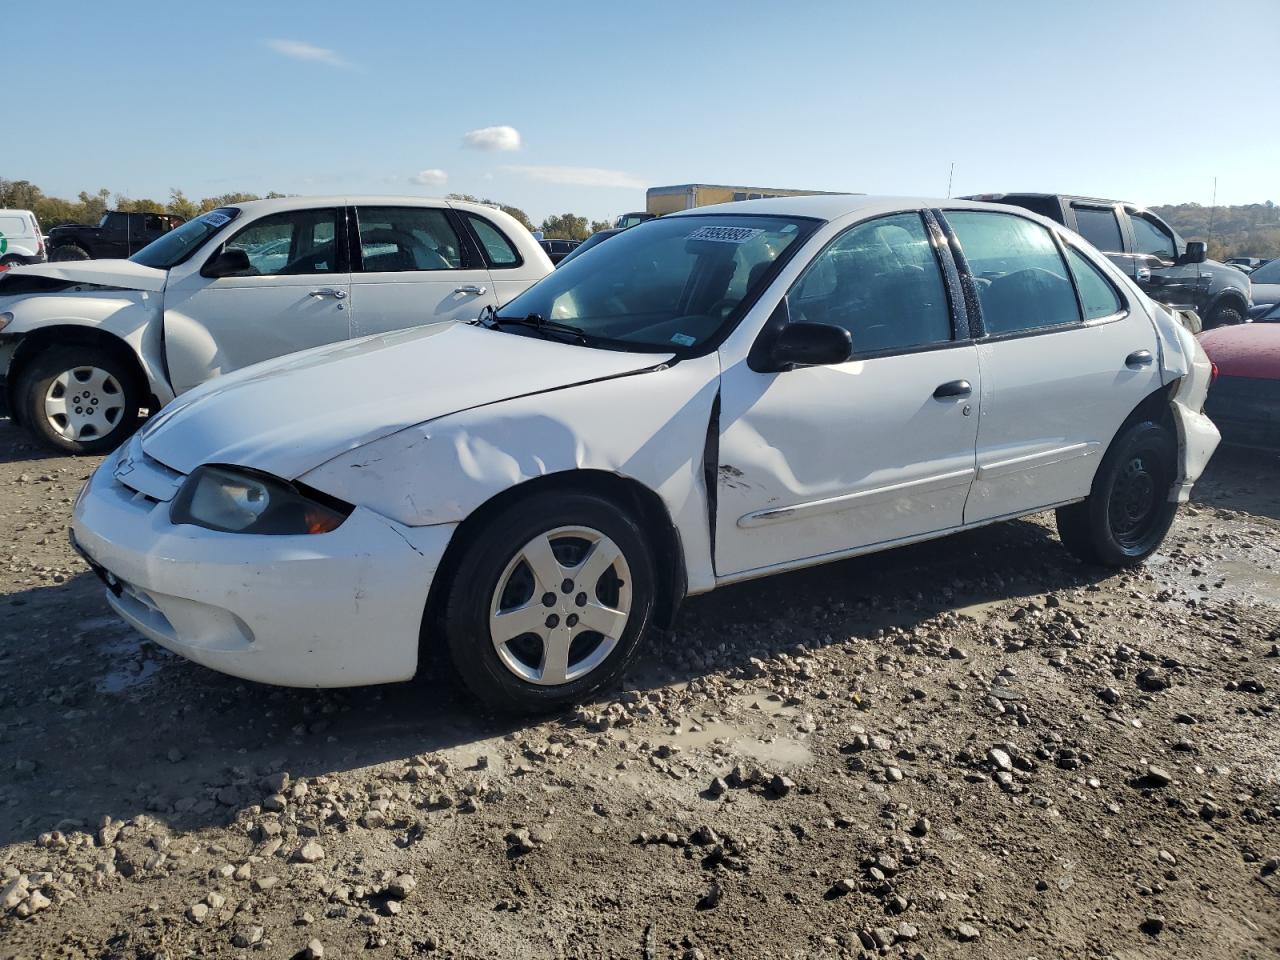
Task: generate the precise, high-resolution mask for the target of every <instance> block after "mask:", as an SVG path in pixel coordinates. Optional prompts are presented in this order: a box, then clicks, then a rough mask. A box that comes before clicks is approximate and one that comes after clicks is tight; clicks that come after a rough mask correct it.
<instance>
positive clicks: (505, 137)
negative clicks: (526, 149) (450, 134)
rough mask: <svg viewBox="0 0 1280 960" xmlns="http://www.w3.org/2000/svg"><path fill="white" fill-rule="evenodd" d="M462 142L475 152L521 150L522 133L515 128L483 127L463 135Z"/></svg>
mask: <svg viewBox="0 0 1280 960" xmlns="http://www.w3.org/2000/svg"><path fill="white" fill-rule="evenodd" d="M462 142H463V143H464V144H466V145H467V146H468V147H471V148H473V149H475V150H491V151H494V150H502V151H508V150H519V149H520V147H521V140H520V131H519V130H517V129H516V128H515V127H481V128H480V129H479V130H469V131H468V132H467V133H464V134H463V135H462Z"/></svg>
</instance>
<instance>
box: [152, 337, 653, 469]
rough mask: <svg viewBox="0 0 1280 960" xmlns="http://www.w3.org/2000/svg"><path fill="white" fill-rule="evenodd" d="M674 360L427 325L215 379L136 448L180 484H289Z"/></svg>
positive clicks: (160, 420) (177, 405)
mask: <svg viewBox="0 0 1280 960" xmlns="http://www.w3.org/2000/svg"><path fill="white" fill-rule="evenodd" d="M671 356H672V355H671V354H654V353H621V352H618V351H613V350H598V349H592V348H588V347H582V346H576V345H573V344H566V343H560V342H553V341H548V340H540V339H537V338H534V337H526V336H520V335H518V334H514V333H503V332H499V331H496V330H487V329H484V328H482V327H477V326H471V325H469V324H463V323H454V322H448V323H440V324H432V325H429V326H425V327H415V328H413V329H410V330H401V331H397V332H394V333H387V334H381V335H378V336H373V337H367V338H364V339H362V340H356V341H352V342H347V343H340V344H334V345H330V346H324V347H317V348H315V349H312V350H307V351H305V352H303V353H297V354H292V355H290V356H288V357H284V358H281V359H279V360H270V361H267V362H266V363H260V364H255V365H254V366H252V367H246V368H245V369H244V370H240V371H237V372H236V373H232V374H229V375H227V376H225V377H219V378H217V379H215V380H211V381H209V382H208V383H205V384H203V385H201V386H199V387H197V388H196V389H194V390H192V391H190V392H189V393H186V394H184V395H183V396H181V397H179V398H178V399H177V400H175V401H174V402H173V403H171V404H170V405H169V406H168V407H166V408H165V409H164V410H162V411H161V412H160V414H159V415H158V416H157V417H156V418H155V419H154V420H153V421H152V422H151V423H149V424H148V425H147V427H146V428H145V430H144V431H143V433H142V438H141V440H142V449H143V450H144V451H145V452H146V453H147V455H148V456H150V457H153V458H154V459H156V460H158V461H160V462H161V463H163V464H164V465H166V466H168V467H170V468H171V469H173V470H178V471H180V472H182V473H190V472H191V471H192V470H193V469H195V468H196V467H198V466H199V465H200V464H202V463H225V464H234V465H239V466H244V467H252V468H253V469H256V470H262V471H265V472H267V473H270V474H273V475H275V476H277V477H283V478H285V479H294V478H296V477H298V476H300V475H302V474H304V473H306V472H307V471H309V470H312V469H314V468H316V467H318V466H319V465H320V464H322V463H324V462H326V461H328V460H331V459H332V458H334V457H335V456H338V455H339V454H341V453H345V452H346V451H348V450H353V449H355V448H356V447H359V446H363V445H364V444H366V443H369V442H371V441H373V440H377V439H380V438H382V437H385V436H389V435H390V434H392V433H396V432H397V431H400V430H403V429H404V428H406V427H410V426H413V425H415V424H418V423H424V422H426V421H428V420H434V419H435V418H437V417H441V416H444V415H446V414H450V413H458V412H460V411H462V410H467V409H470V408H472V407H478V406H484V405H485V404H489V403H496V402H499V401H502V400H509V399H512V398H514V397H520V396H528V395H529V394H535V393H542V392H544V391H548V390H557V389H560V388H562V387H569V386H574V385H576V384H580V383H586V382H590V381H595V380H604V379H609V378H611V377H618V376H624V375H626V374H630V373H636V372H639V371H641V370H646V369H649V368H652V367H655V366H658V365H661V364H663V363H665V362H666V361H668V360H670V359H671Z"/></svg>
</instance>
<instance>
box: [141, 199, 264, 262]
mask: <svg viewBox="0 0 1280 960" xmlns="http://www.w3.org/2000/svg"><path fill="white" fill-rule="evenodd" d="M238 216H240V210H239V208H237V207H219V208H218V209H217V210H210V211H209V212H208V213H205V214H202V215H200V216H198V217H196V218H195V219H194V220H188V221H187V222H186V223H184V224H183V225H182V226H180V227H175V228H174V229H172V230H170V231H169V232H168V233H166V234H165V235H164V236H162V237H160V238H158V239H156V240H152V241H151V242H150V243H148V244H147V245H146V246H145V247H143V248H142V249H141V250H139V251H138V252H137V253H135V254H134V255H133V256H132V257H130V258H129V259H130V260H132V261H133V262H134V263H140V264H142V265H143V266H144V267H155V268H157V269H159V270H168V269H169V268H170V267H175V266H177V265H178V264H180V263H181V262H182V261H183V260H185V259H187V257H189V256H191V254H192V253H193V252H195V250H196V249H197V248H199V247H200V246H201V244H203V243H204V242H205V241H206V240H208V239H209V238H210V237H211V236H213V235H214V234H215V233H217V232H218V231H219V230H221V229H222V228H223V227H225V226H226V225H227V224H228V223H230V222H231V221H232V220H234V219H235V218H236V217H238Z"/></svg>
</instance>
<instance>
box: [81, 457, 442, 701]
mask: <svg viewBox="0 0 1280 960" xmlns="http://www.w3.org/2000/svg"><path fill="white" fill-rule="evenodd" d="M115 459H116V458H115V457H111V458H108V460H107V461H106V462H105V463H104V465H103V467H102V468H100V469H99V470H98V471H97V473H95V474H94V476H93V478H92V479H91V480H90V482H89V484H88V485H87V486H86V488H85V490H84V491H83V492H82V494H81V496H80V498H79V500H78V501H77V503H76V507H75V512H74V519H73V522H72V535H73V537H74V541H75V543H76V546H77V548H78V549H79V550H81V551H82V552H83V553H84V554H85V555H86V557H87V558H88V559H89V560H90V561H91V563H92V564H93V565H94V566H95V569H97V572H99V574H100V575H101V576H102V577H103V579H104V580H105V581H106V583H107V585H108V589H107V601H108V602H109V603H110V604H111V606H112V608H113V609H114V610H115V611H116V613H118V614H119V615H120V616H121V617H123V618H124V619H125V620H127V621H128V622H129V623H130V624H132V625H133V626H134V627H136V628H137V629H138V630H139V631H140V632H141V633H142V634H144V635H145V636H147V637H148V638H150V639H151V640H153V641H155V642H156V643H158V644H160V645H161V646H164V647H166V648H168V649H170V650H172V651H173V652H175V653H178V654H180V655H182V656H184V657H186V658H187V659H189V660H193V661H195V662H196V663H199V664H202V665H204V666H207V667H210V668H212V669H214V670H218V671H221V672H223V673H228V674H232V675H233V676H237V677H243V678H245V679H247V680H256V681H260V682H263V683H274V684H280V685H283V686H294V687H343V686H355V685H362V684H372V683H387V682H392V681H397V680H407V679H409V678H410V677H412V676H413V674H414V673H415V671H416V670H417V661H418V637H419V632H420V628H421V624H422V616H423V612H424V609H425V606H426V598H427V593H428V590H429V589H430V586H431V579H432V577H433V575H434V574H435V570H436V568H437V566H438V564H439V562H440V559H441V558H442V557H443V555H444V550H445V548H446V547H447V545H448V543H449V539H450V537H451V536H452V533H453V530H454V527H453V525H442V526H435V527H417V528H411V527H403V526H401V525H399V524H396V523H394V522H393V521H390V520H387V519H385V518H383V517H381V516H380V515H378V514H376V513H373V512H372V511H369V510H365V509H362V508H357V509H356V510H355V511H354V512H353V513H352V514H351V515H350V516H349V517H348V518H347V520H346V521H345V522H344V523H343V524H342V526H341V527H339V528H338V529H337V530H335V531H333V532H331V533H327V534H320V535H315V536H245V535H239V534H224V533H217V532H215V531H212V530H205V529H203V528H200V527H193V526H189V525H178V526H175V525H174V524H172V523H170V521H169V504H168V503H165V502H157V501H154V500H150V499H148V498H146V497H144V496H142V495H141V494H137V493H135V492H134V491H132V490H130V489H128V488H127V487H125V486H123V485H122V484H120V483H119V482H117V481H116V480H115V478H114V477H113V476H112V470H113V469H114V466H115Z"/></svg>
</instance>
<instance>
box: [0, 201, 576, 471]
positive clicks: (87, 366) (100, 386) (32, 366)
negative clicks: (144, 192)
mask: <svg viewBox="0 0 1280 960" xmlns="http://www.w3.org/2000/svg"><path fill="white" fill-rule="evenodd" d="M550 272H551V261H550V260H548V259H547V255H546V254H545V253H543V251H542V249H541V247H539V246H538V243H537V241H536V240H534V239H533V235H532V234H531V233H529V231H528V230H526V229H525V228H524V227H523V226H521V225H520V224H519V223H517V222H516V221H515V220H514V219H512V218H511V217H509V216H508V215H507V214H505V213H503V212H501V211H500V210H494V209H492V208H490V207H488V206H484V205H481V204H475V203H461V202H456V203H455V202H452V201H446V200H427V199H423V198H421V197H287V198H284V199H279V200H255V201H252V202H248V203H240V204H236V205H234V206H228V207H221V208H219V209H217V210H213V211H211V212H209V213H206V214H204V215H203V216H200V217H196V218H195V219H194V220H191V221H189V222H187V223H185V224H183V225H182V226H180V227H178V228H176V229H175V230H172V231H170V232H169V233H167V234H165V235H164V236H163V237H161V238H160V239H158V240H156V241H154V242H153V243H150V244H148V245H147V246H146V247H144V248H143V249H141V250H139V251H138V252H137V253H136V254H134V255H133V257H131V258H130V259H129V260H90V261H75V262H62V263H50V264H42V265H40V266H35V267H28V268H23V269H18V270H13V271H10V272H8V273H5V274H0V377H5V378H6V379H7V384H8V399H9V406H10V409H11V410H12V411H13V413H14V414H15V416H16V418H17V419H19V420H20V421H21V422H22V423H23V424H24V425H25V426H26V427H27V428H28V429H29V430H30V431H31V432H32V433H33V434H34V435H35V437H36V438H37V439H39V440H42V441H44V442H46V443H48V444H50V445H52V446H54V447H57V448H59V449H62V450H67V451H70V452H72V453H105V452H106V451H108V450H112V449H114V448H115V447H117V446H119V444H120V443H122V442H123V440H124V439H125V438H126V437H127V436H128V435H129V434H130V433H131V432H132V431H133V430H134V428H135V427H136V426H137V424H138V419H139V415H140V411H141V410H142V409H143V408H148V409H151V410H155V409H156V408H158V407H160V406H162V405H163V404H165V403H167V402H169V401H170V400H172V399H173V398H174V396H176V395H177V394H180V393H182V392H183V391H185V390H190V389H191V388H192V387H194V386H196V385H198V384H201V383H203V382H204V381H206V380H208V379H210V378H211V377H215V376H218V375H220V374H225V373H230V372H231V371H233V370H239V369H240V368H241V367H246V366H249V365H250V364H253V363H257V362H258V361H260V360H267V359H270V358H273V357H279V356H281V355H283V354H286V353H294V352H295V351H298V350H304V349H306V348H308V347H315V346H319V345H321V344H326V343H333V342H335V341H340V340H348V339H352V338H354V337H361V336H364V335H366V334H371V333H384V332H386V331H388V330H399V329H402V328H404V327H410V326H414V325H417V324H424V323H431V322H434V321H440V320H471V319H474V318H475V317H477V316H478V315H479V314H480V312H481V310H482V309H483V308H484V307H486V306H497V305H498V304H500V303H505V302H506V301H507V300H510V299H511V298H512V297H514V296H515V295H516V294H518V293H520V292H521V291H523V290H524V289H525V288H526V287H528V286H529V285H530V284H531V283H533V282H534V281H535V280H539V279H541V278H542V277H544V276H546V275H547V274H548V273H550ZM264 413H265V411H264Z"/></svg>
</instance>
